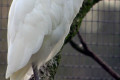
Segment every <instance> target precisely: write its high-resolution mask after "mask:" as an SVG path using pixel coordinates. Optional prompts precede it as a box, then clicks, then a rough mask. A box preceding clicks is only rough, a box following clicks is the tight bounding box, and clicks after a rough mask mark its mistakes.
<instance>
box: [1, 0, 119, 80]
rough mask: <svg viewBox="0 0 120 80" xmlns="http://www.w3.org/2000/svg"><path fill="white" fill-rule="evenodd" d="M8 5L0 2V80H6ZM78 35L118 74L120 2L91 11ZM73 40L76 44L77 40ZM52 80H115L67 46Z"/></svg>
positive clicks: (6, 0)
mask: <svg viewBox="0 0 120 80" xmlns="http://www.w3.org/2000/svg"><path fill="white" fill-rule="evenodd" d="M10 3H11V0H0V80H5V78H4V75H5V70H6V54H7V42H6V41H7V40H6V36H7V35H6V31H7V19H8V18H7V17H8V16H7V15H8V11H9V5H10ZM80 32H81V34H82V36H83V39H84V40H85V41H86V43H87V44H88V46H89V48H90V49H91V50H92V51H93V52H95V53H96V54H97V55H98V56H99V57H101V58H102V59H103V60H104V61H105V62H106V63H107V64H109V65H110V66H111V67H112V68H113V69H114V70H115V71H116V72H118V73H119V74H120V51H119V50H120V0H103V1H100V2H99V3H98V4H96V5H95V6H94V7H93V8H91V10H90V11H89V12H88V14H87V15H86V16H85V18H84V19H83V21H82V25H81V28H80ZM73 40H75V41H76V42H79V41H78V38H77V37H74V39H73ZM55 80H115V79H114V78H112V77H111V76H110V75H109V74H108V73H107V72H106V71H104V70H103V69H102V68H101V67H100V66H99V65H98V64H97V63H96V62H95V61H93V60H92V59H91V58H89V57H87V56H84V55H82V54H80V53H79V52H77V51H76V50H74V49H73V48H72V47H71V46H70V45H69V44H67V45H65V46H64V48H63V50H62V59H61V63H60V66H59V68H58V71H57V74H56V76H55Z"/></svg>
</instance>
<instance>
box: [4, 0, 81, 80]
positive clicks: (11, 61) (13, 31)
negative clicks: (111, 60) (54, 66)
mask: <svg viewBox="0 0 120 80" xmlns="http://www.w3.org/2000/svg"><path fill="white" fill-rule="evenodd" d="M82 2H83V0H13V2H12V5H11V8H10V12H9V20H8V58H7V61H8V66H7V71H6V78H9V77H10V79H11V80H27V79H25V78H24V77H25V74H26V73H27V72H28V70H29V69H30V68H31V64H32V63H34V64H35V65H36V66H38V68H39V67H40V66H41V65H43V64H44V63H46V62H47V61H49V60H50V59H51V58H53V57H54V56H55V55H56V54H57V53H58V52H59V50H60V49H61V47H62V45H63V43H64V40H65V37H66V36H67V34H68V33H69V30H70V25H71V24H72V21H73V19H74V17H75V16H76V14H77V13H78V12H79V9H80V7H81V6H82Z"/></svg>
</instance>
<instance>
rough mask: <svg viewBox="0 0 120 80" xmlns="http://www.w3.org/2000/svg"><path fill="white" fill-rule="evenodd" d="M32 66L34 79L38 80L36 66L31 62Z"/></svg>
mask: <svg viewBox="0 0 120 80" xmlns="http://www.w3.org/2000/svg"><path fill="white" fill-rule="evenodd" d="M32 68H33V73H34V78H35V80H40V78H39V71H38V69H37V66H35V65H34V64H32Z"/></svg>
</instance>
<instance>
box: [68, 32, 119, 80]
mask: <svg viewBox="0 0 120 80" xmlns="http://www.w3.org/2000/svg"><path fill="white" fill-rule="evenodd" d="M77 35H78V37H79V41H80V42H81V44H82V48H81V47H80V46H79V45H78V44H76V43H75V42H74V41H72V40H71V41H70V44H71V46H72V47H73V48H74V49H76V50H77V51H79V52H81V53H82V54H84V55H86V56H89V57H91V58H92V59H94V60H95V61H96V62H97V63H98V64H99V65H100V66H101V67H102V68H103V69H104V70H106V71H107V72H108V73H109V74H110V75H111V76H112V77H114V78H115V79H116V80H120V75H119V74H118V73H116V72H115V71H114V70H113V69H112V68H111V67H110V66H108V65H107V64H106V63H105V62H104V61H102V60H101V59H100V58H99V57H98V56H97V55H96V54H95V53H94V52H92V51H91V50H90V49H89V48H88V46H87V44H86V43H85V41H84V40H83V38H82V36H81V35H80V33H79V32H78V33H77Z"/></svg>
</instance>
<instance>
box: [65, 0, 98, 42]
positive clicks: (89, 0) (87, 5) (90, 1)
mask: <svg viewBox="0 0 120 80" xmlns="http://www.w3.org/2000/svg"><path fill="white" fill-rule="evenodd" d="M99 1H100V0H84V2H83V5H82V8H81V9H80V11H79V13H78V14H77V16H76V18H75V19H74V20H73V24H72V25H71V29H70V33H69V35H68V36H67V37H66V41H65V43H67V42H69V41H70V40H71V38H72V37H74V36H75V35H76V33H77V31H76V30H79V28H80V25H81V22H82V20H83V18H84V17H85V16H86V14H87V13H88V12H89V10H90V9H91V8H92V6H93V5H94V4H95V3H97V2H99Z"/></svg>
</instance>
